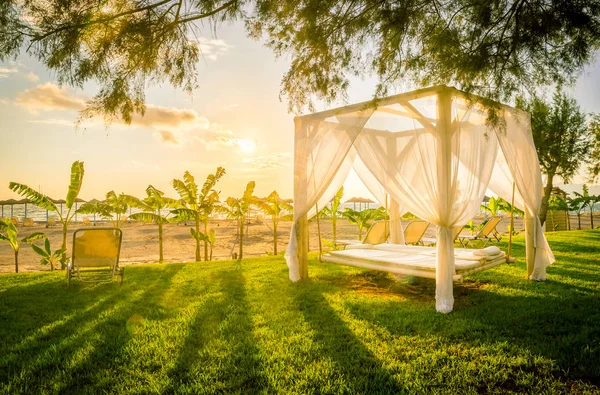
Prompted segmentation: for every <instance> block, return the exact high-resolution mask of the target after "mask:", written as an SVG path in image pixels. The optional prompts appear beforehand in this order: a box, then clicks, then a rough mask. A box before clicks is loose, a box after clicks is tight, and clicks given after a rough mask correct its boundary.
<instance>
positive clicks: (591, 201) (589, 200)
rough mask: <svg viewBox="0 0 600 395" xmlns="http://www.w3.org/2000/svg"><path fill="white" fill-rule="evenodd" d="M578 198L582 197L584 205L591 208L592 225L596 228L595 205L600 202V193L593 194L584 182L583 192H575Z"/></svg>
mask: <svg viewBox="0 0 600 395" xmlns="http://www.w3.org/2000/svg"><path fill="white" fill-rule="evenodd" d="M573 193H574V194H575V196H577V198H578V199H580V201H581V203H582V204H583V206H584V207H587V209H588V210H590V227H591V228H592V229H594V206H595V204H596V203H598V202H600V195H591V194H590V192H589V189H588V186H587V185H586V184H583V187H582V188H581V193H579V192H573Z"/></svg>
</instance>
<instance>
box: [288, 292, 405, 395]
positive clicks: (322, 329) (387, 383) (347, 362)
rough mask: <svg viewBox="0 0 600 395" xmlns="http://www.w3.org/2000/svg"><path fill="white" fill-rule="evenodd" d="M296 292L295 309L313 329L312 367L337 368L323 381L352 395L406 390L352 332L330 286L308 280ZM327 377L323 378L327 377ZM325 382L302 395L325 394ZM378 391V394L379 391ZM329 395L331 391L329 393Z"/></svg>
mask: <svg viewBox="0 0 600 395" xmlns="http://www.w3.org/2000/svg"><path fill="white" fill-rule="evenodd" d="M296 287H297V288H296V289H295V290H294V299H295V305H296V306H298V308H299V309H300V310H301V312H302V315H303V317H304V320H305V322H306V323H307V324H308V326H309V329H310V336H311V338H312V343H313V345H312V347H311V352H310V358H311V359H312V360H310V361H307V362H308V363H309V364H316V365H321V364H324V365H328V364H329V363H332V364H333V365H334V366H333V368H332V369H330V370H329V371H328V372H327V373H328V374H329V375H328V376H326V377H322V380H323V381H324V382H327V383H331V384H332V385H333V384H335V387H336V388H335V389H334V391H340V392H349V393H365V394H366V393H399V392H404V391H406V388H405V387H404V386H403V385H402V384H401V383H399V382H397V381H396V380H395V379H394V377H393V376H392V374H391V373H390V372H389V371H388V370H387V369H386V368H385V367H384V366H383V365H382V362H381V361H380V360H379V359H378V358H377V357H376V356H375V355H374V354H373V353H372V352H371V351H370V350H369V349H368V348H367V347H366V346H365V345H364V344H363V342H362V341H361V339H359V338H358V337H357V335H356V334H355V333H354V332H353V331H352V329H350V328H349V326H348V324H347V323H346V322H345V321H344V320H343V319H342V318H341V317H340V314H339V313H338V312H337V311H336V310H335V309H334V308H332V306H331V305H330V303H329V302H328V300H327V298H326V297H325V295H326V294H327V293H329V292H332V289H331V287H330V286H326V285H325V284H319V283H318V282H313V281H312V280H306V281H305V282H303V283H300V284H297V285H296ZM327 373H325V372H324V373H323V374H327ZM322 385H323V383H322V382H312V383H305V386H306V387H305V388H303V389H302V392H306V393H313V392H314V393H320V392H323V388H321V386H322ZM375 389H376V390H375ZM325 392H327V391H325Z"/></svg>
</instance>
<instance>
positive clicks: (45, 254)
mask: <svg viewBox="0 0 600 395" xmlns="http://www.w3.org/2000/svg"><path fill="white" fill-rule="evenodd" d="M31 248H32V249H33V251H35V253H36V254H38V255H39V256H41V257H42V259H41V260H40V264H41V265H50V270H52V271H54V265H56V264H58V263H59V262H61V260H62V254H63V253H64V252H65V251H64V250H63V249H62V248H61V249H58V250H56V251H54V252H52V250H51V249H50V240H48V238H47V237H45V238H44V248H40V247H38V246H36V245H35V244H33V243H32V244H31Z"/></svg>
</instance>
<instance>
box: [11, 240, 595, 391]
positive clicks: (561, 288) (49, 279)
mask: <svg viewBox="0 0 600 395" xmlns="http://www.w3.org/2000/svg"><path fill="white" fill-rule="evenodd" d="M548 239H549V241H550V244H551V246H552V247H553V249H554V252H555V254H556V258H557V262H556V263H555V264H554V265H553V266H551V267H550V268H549V270H548V281H546V282H543V283H537V282H532V281H528V280H526V279H525V263H524V258H523V254H524V248H523V239H522V238H520V237H518V238H517V239H516V244H517V246H516V248H515V253H516V255H517V256H518V258H519V259H518V263H517V264H516V265H502V266H499V267H496V268H494V269H491V270H488V271H486V272H483V273H479V274H477V275H474V276H472V277H471V278H469V279H468V280H467V281H466V282H465V283H463V284H461V285H456V286H455V291H454V293H455V299H456V302H455V311H454V312H453V313H451V314H449V315H442V314H439V313H436V312H435V301H434V290H435V284H434V282H433V281H430V280H424V279H414V278H412V279H407V280H404V281H401V282H398V283H396V282H394V281H393V278H392V277H391V276H388V275H386V274H383V273H376V272H372V271H366V270H361V269H354V268H350V267H342V266H335V265H330V264H324V263H323V264H321V263H318V262H317V261H316V259H314V260H313V261H312V262H311V265H310V276H311V279H310V280H308V281H305V282H302V283H298V284H293V283H291V282H290V281H289V280H288V279H287V267H286V266H285V263H284V261H283V259H282V258H278V257H275V258H261V259H249V260H245V261H243V263H241V264H237V263H235V262H209V263H189V264H165V265H144V266H134V267H128V268H127V269H126V271H125V282H124V284H123V286H122V287H119V286H118V285H117V284H116V283H113V284H102V285H81V284H76V285H75V286H74V287H73V288H71V289H67V288H66V285H65V284H66V283H65V280H64V273H62V272H57V273H49V272H46V273H32V274H18V275H14V274H11V275H3V276H0V392H2V393H7V394H14V393H54V392H62V393H78V392H79V393H95V392H96V393H115V392H127V393H210V394H213V393H244V394H245V393H299V394H300V393H302V394H304V393H362V394H373V393H440V392H442V393H482V392H500V393H506V392H515V393H534V394H542V393H561V392H562V393H599V391H600V387H599V386H600V263H599V261H598V257H599V256H600V255H599V253H600V231H572V232H563V233H554V234H549V236H548Z"/></svg>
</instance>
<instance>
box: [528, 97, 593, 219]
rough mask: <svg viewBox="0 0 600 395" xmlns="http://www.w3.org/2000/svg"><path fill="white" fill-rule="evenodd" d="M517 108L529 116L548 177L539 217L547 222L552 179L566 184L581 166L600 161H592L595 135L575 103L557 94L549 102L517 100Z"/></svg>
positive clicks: (536, 144)
mask: <svg viewBox="0 0 600 395" xmlns="http://www.w3.org/2000/svg"><path fill="white" fill-rule="evenodd" d="M518 106H519V107H521V108H523V109H525V110H526V111H528V112H530V113H531V129H532V134H533V140H534V142H535V147H536V150H537V154H538V159H539V161H540V165H541V167H542V172H543V173H544V174H546V175H547V181H546V185H545V186H544V194H543V197H542V206H541V208H540V212H539V217H540V221H541V222H542V224H543V223H544V222H545V221H546V214H547V212H548V200H549V199H550V195H551V194H552V189H553V188H554V177H560V178H562V179H563V181H564V182H565V183H569V182H570V181H571V179H572V178H573V176H574V175H575V174H576V173H577V171H578V170H579V169H580V168H581V166H582V165H583V164H588V163H591V162H595V161H598V160H600V158H591V157H590V150H591V147H592V144H593V142H594V138H595V137H594V135H593V134H592V133H590V128H589V125H588V123H587V120H586V114H585V113H583V112H582V111H581V109H580V107H579V105H578V104H577V102H576V101H575V100H574V99H572V98H570V97H568V96H567V95H565V94H563V93H561V92H560V91H557V92H556V93H555V94H554V98H553V100H552V103H547V102H545V101H544V100H542V99H540V98H537V97H534V98H532V99H531V100H529V101H524V100H522V99H520V100H519V101H518Z"/></svg>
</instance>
